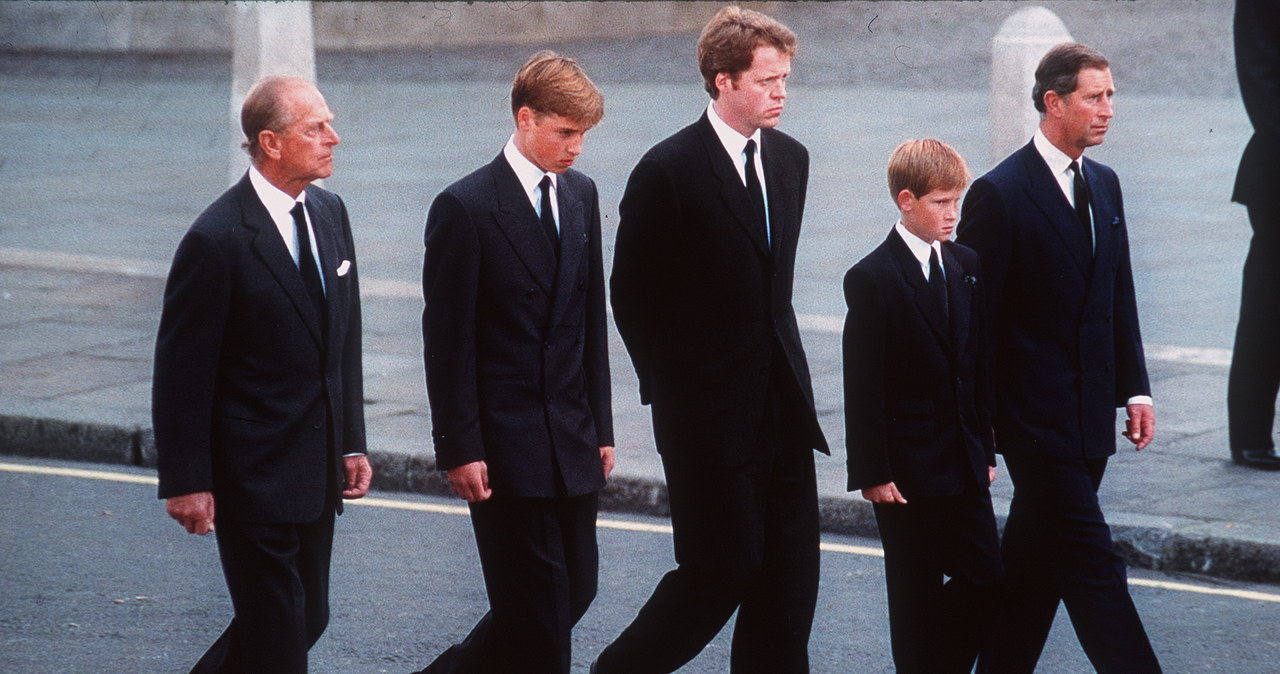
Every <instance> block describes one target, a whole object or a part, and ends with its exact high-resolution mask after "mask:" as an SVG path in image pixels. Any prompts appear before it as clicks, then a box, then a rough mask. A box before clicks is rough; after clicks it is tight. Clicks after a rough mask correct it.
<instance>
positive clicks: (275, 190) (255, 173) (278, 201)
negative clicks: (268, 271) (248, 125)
mask: <svg viewBox="0 0 1280 674" xmlns="http://www.w3.org/2000/svg"><path fill="white" fill-rule="evenodd" d="M249 182H250V183H252V184H253V191H254V192H257V193H258V200H259V201H261V202H262V205H263V206H265V207H266V208H267V215H270V216H271V221H272V222H274V223H275V225H276V229H277V230H278V231H279V232H280V238H282V239H284V245H285V247H286V248H288V249H289V255H290V256H291V257H293V262H294V264H297V263H298V230H297V228H296V227H295V226H294V224H293V214H292V213H291V212H290V211H292V210H293V205H294V204H299V203H300V204H306V203H307V191H306V190H302V191H301V192H299V193H298V198H297V199H294V198H293V197H291V196H289V195H288V194H286V193H285V192H284V191H283V190H281V189H280V188H279V187H276V186H275V185H272V184H271V181H269V180H267V178H266V176H264V175H262V172H261V171H259V170H258V167H256V166H253V165H250V166H249ZM306 210H307V209H306V208H303V209H302V211H303V213H306ZM306 220H307V229H308V230H310V229H311V214H310V213H306ZM308 235H310V236H311V240H312V241H313V242H314V241H315V235H314V234H312V233H311V232H310V231H308ZM311 250H312V251H313V253H314V251H315V250H316V247H315V244H314V243H312V245H311ZM319 263H320V262H319V257H317V258H316V264H317V265H318V264H319ZM321 282H322V283H323V279H322V280H321Z"/></svg>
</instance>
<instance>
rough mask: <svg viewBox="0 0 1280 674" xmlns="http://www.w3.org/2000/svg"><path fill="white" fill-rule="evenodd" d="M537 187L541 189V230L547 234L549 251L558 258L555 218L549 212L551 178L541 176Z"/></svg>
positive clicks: (558, 238)
mask: <svg viewBox="0 0 1280 674" xmlns="http://www.w3.org/2000/svg"><path fill="white" fill-rule="evenodd" d="M538 187H540V188H542V216H541V218H542V230H543V231H544V232H546V233H547V240H548V241H550V242H551V249H552V250H554V251H555V252H556V256H557V257H559V255H560V245H559V244H560V234H559V233H558V232H557V231H556V216H555V213H554V212H552V210H551V176H542V182H540V183H538Z"/></svg>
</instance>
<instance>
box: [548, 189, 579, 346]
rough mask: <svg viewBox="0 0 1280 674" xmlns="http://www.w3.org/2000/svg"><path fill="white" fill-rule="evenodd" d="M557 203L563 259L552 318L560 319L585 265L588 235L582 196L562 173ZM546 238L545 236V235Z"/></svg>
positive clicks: (557, 192) (556, 282) (559, 267)
mask: <svg viewBox="0 0 1280 674" xmlns="http://www.w3.org/2000/svg"><path fill="white" fill-rule="evenodd" d="M556 205H557V206H558V207H559V209H560V262H559V266H558V267H557V270H556V281H555V291H554V293H553V295H552V297H554V298H555V299H554V301H553V302H554V303H553V309H552V313H553V316H552V318H553V319H556V322H559V319H560V317H561V312H563V311H565V310H567V308H568V306H569V302H567V301H566V300H567V299H568V298H569V294H568V293H566V292H564V291H566V290H571V289H572V287H573V282H574V278H575V277H576V276H577V274H578V267H579V265H580V264H582V254H583V242H584V241H585V239H586V237H587V224H586V220H585V218H586V214H585V213H583V206H582V199H581V198H580V196H579V195H578V194H577V193H576V192H575V191H574V189H573V188H572V187H570V186H569V181H568V180H566V179H565V176H563V175H561V176H560V177H559V178H558V179H557V180H556ZM543 238H546V237H543Z"/></svg>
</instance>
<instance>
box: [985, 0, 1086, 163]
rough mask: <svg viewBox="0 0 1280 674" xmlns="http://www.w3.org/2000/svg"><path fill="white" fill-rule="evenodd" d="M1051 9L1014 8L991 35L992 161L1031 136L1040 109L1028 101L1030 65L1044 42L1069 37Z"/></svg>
mask: <svg viewBox="0 0 1280 674" xmlns="http://www.w3.org/2000/svg"><path fill="white" fill-rule="evenodd" d="M1070 41H1071V33H1069V32H1067V27H1066V26H1065V25H1063V23H1062V20H1061V19H1059V18H1058V15H1057V14H1054V13H1053V12H1051V11H1049V10H1047V9H1045V8H1044V7H1027V8H1024V9H1020V10H1018V11H1017V12H1014V13H1013V15H1012V16H1010V17H1009V18H1007V19H1005V21H1004V23H1003V24H1001V25H1000V30H999V32H997V33H996V36H995V37H994V38H992V40H991V100H990V102H991V112H990V114H991V132H990V141H991V147H990V149H991V160H992V161H993V162H998V161H1000V160H1001V159H1003V158H1004V157H1006V156H1007V155H1008V154H1009V153H1011V152H1013V151H1014V150H1016V149H1018V148H1019V147H1022V146H1023V145H1025V144H1026V143H1027V141H1029V140H1031V136H1032V135H1033V134H1035V131H1036V127H1037V126H1039V125H1040V113H1038V112H1036V109H1035V106H1034V105H1033V104H1032V102H1031V87H1032V86H1034V85H1035V72H1036V66H1037V65H1039V63H1040V59H1041V58H1043V57H1044V55H1045V53H1046V52H1048V51H1049V48H1051V47H1053V46H1054V45H1056V44H1059V43H1062V42H1070Z"/></svg>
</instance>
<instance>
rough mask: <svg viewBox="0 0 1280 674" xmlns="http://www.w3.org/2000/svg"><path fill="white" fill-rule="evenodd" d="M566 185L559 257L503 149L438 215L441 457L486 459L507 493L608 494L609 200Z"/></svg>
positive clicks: (433, 245) (436, 209)
mask: <svg viewBox="0 0 1280 674" xmlns="http://www.w3.org/2000/svg"><path fill="white" fill-rule="evenodd" d="M556 192H557V197H556V198H557V199H558V205H559V209H560V259H559V263H558V264H557V262H556V253H555V250H554V248H553V247H552V245H551V242H550V241H549V240H548V238H547V236H546V234H545V233H544V232H543V229H542V226H541V224H540V223H539V220H538V216H537V214H536V211H534V209H533V205H532V204H530V203H529V199H528V197H526V196H525V193H524V191H523V189H522V188H521V186H520V182H519V180H518V179H517V178H516V174H515V171H514V170H512V168H511V165H510V164H508V163H507V160H506V158H505V157H504V156H503V155H502V154H499V155H498V157H497V158H495V159H494V160H493V161H492V162H490V163H489V164H488V165H487V166H485V167H483V168H481V169H479V170H477V171H475V172H474V173H472V174H470V175H468V176H466V177H465V178H463V179H461V180H459V181H458V182H456V183H454V184H453V185H450V186H449V187H448V188H446V189H445V190H444V191H443V192H441V193H440V195H439V196H437V197H436V199H435V201H434V202H433V203H432V204H431V209H430V212H429V213H428V215H427V227H426V256H425V259H424V263H423V272H422V287H423V295H424V297H425V298H426V308H425V310H424V311H423V314H422V333H423V339H424V342H425V345H426V349H425V358H426V371H427V393H428V396H429V398H430V402H431V420H432V426H433V428H432V432H431V436H432V439H433V440H434V441H435V451H436V464H437V467H439V468H441V469H449V468H454V467H456V466H460V465H463V464H465V463H470V462H472V461H479V460H484V461H485V462H486V464H487V466H488V471H489V486H490V488H491V489H492V490H493V492H494V494H497V495H501V496H538V497H551V496H557V495H561V494H565V493H567V494H568V495H570V496H576V495H581V494H586V493H589V492H593V491H596V490H598V489H600V488H601V487H602V486H604V469H603V467H602V465H601V461H600V450H599V448H600V447H602V446H612V445H613V416H612V407H611V405H612V403H611V400H610V388H609V352H608V335H607V332H606V330H607V325H606V322H605V321H606V318H605V300H604V270H603V268H604V267H603V262H602V257H601V250H600V208H599V198H598V196H597V193H596V186H595V183H594V182H592V181H591V179H590V178H588V177H587V176H585V175H583V174H581V173H579V172H577V171H573V170H570V171H567V172H565V173H564V174H562V175H560V177H559V179H558V185H557V190H556ZM561 481H563V489H562V488H561Z"/></svg>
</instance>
